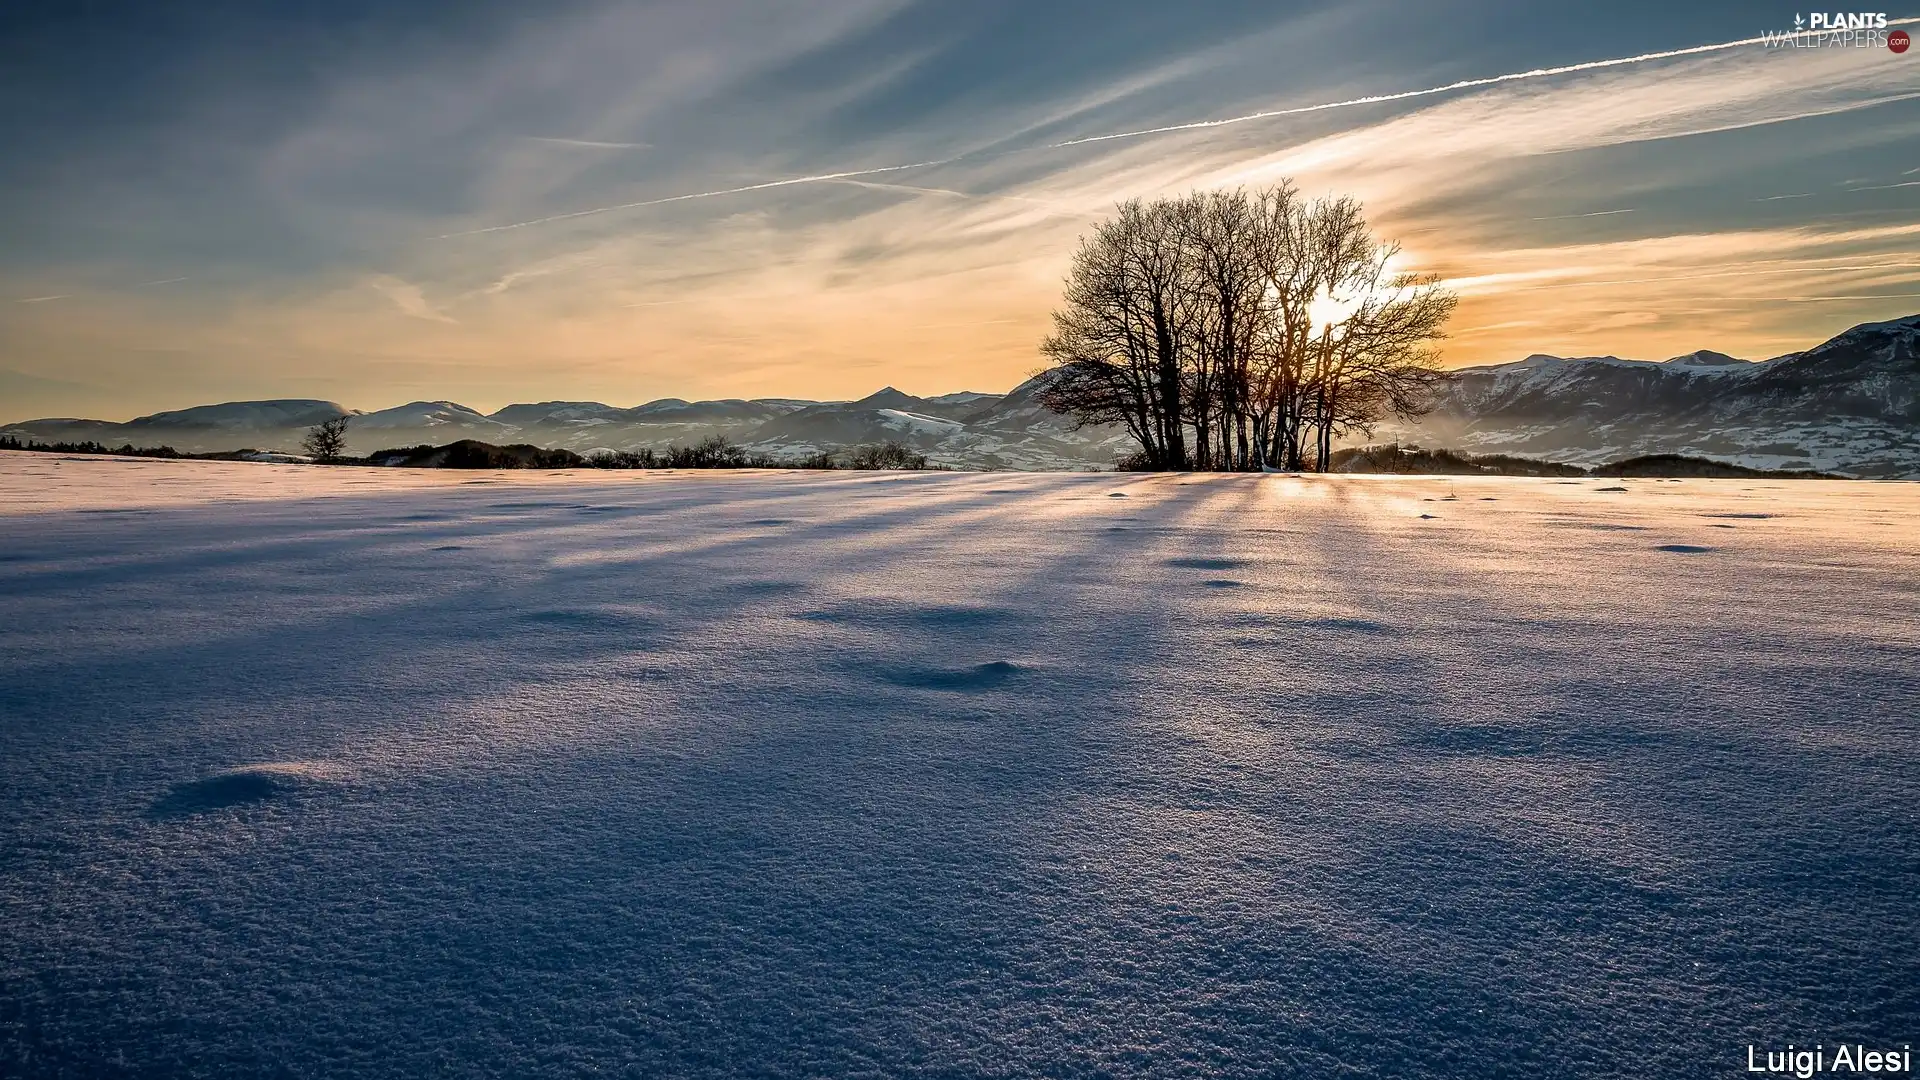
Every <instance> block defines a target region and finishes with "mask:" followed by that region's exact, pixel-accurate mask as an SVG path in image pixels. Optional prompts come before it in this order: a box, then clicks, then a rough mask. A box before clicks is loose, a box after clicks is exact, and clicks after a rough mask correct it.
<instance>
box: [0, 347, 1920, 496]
mask: <svg viewBox="0 0 1920 1080" xmlns="http://www.w3.org/2000/svg"><path fill="white" fill-rule="evenodd" d="M1047 378H1048V376H1047V375H1046V374H1045V373H1042V374H1040V375H1037V376H1035V377H1034V378H1033V379H1029V380H1028V381H1027V382H1025V383H1022V384H1021V385H1019V386H1017V387H1015V388H1014V389H1013V390H1011V391H1009V392H1007V393H1005V394H992V393H981V392H977V391H962V392H958V393H951V394H942V395H938V396H935V397H924V398H923V397H916V396H914V395H912V394H907V393H903V392H902V391H900V390H898V389H895V388H893V387H885V388H883V389H881V390H878V391H876V392H874V393H872V394H869V395H868V396H866V397H864V398H861V399H859V400H857V401H809V400H802V399H794V398H755V399H743V398H727V399H721V400H716V401H686V400H682V399H680V398H661V399H658V400H655V401H649V402H647V403H646V404H643V405H637V406H631V407H623V406H617V405H608V404H604V403H602V402H597V401H546V402H539V403H529V404H516V405H509V406H507V407H506V408H503V409H500V410H498V411H496V412H493V413H489V414H484V415H483V414H481V413H480V412H478V411H476V410H474V409H470V408H468V407H466V406H464V405H460V404H458V403H457V402H452V401H415V402H410V403H408V404H405V405H399V406H396V407H394V408H390V409H382V410H379V411H377V412H369V413H355V412H350V411H349V410H347V409H344V408H342V407H341V406H340V405H338V404H336V403H334V402H331V401H317V400H309V399H287V400H277V401H236V402H227V403H225V404H220V405H203V406H198V407H196V408H191V409H179V410H175V411H172V412H162V413H154V414H153V415H151V416H143V417H140V418H138V419H135V420H130V421H127V422H125V423H113V422H109V421H103V420H85V419H72V418H52V419H42V420H27V421H21V422H19V423H15V424H11V425H8V426H6V427H4V428H0V434H3V435H10V436H13V437H15V438H19V439H37V440H40V441H42V442H83V441H88V440H92V441H96V442H100V443H108V444H112V445H116V446H117V445H121V444H124V443H132V444H134V445H138V446H148V445H151V446H159V445H168V446H172V447H175V448H176V449H178V450H181V451H185V452H200V453H207V452H226V451H232V450H237V449H240V448H243V447H249V448H258V449H262V450H293V449H296V448H297V447H298V446H299V443H300V438H301V436H302V435H303V434H304V433H305V431H306V429H307V428H309V427H311V426H312V425H314V424H317V423H319V422H321V421H322V420H326V419H329V418H331V417H335V416H344V415H351V416H353V417H354V419H353V422H352V423H351V425H350V426H349V427H348V429H347V437H348V449H349V450H350V451H351V452H353V453H358V454H365V453H369V452H371V451H373V450H377V449H383V448H387V447H393V446H407V445H415V444H425V445H436V446H437V445H445V444H448V443H451V442H455V441H458V440H462V439H470V440H475V441H479V442H484V443H489V444H493V445H509V444H525V445H530V446H536V447H543V448H550V449H566V450H571V451H574V452H575V453H579V454H588V453H591V452H592V451H595V450H603V449H604V450H644V449H652V450H663V449H665V448H666V447H667V446H669V445H679V446H687V445H691V444H693V443H696V442H699V441H700V440H702V439H705V438H707V437H709V436H712V435H724V436H726V437H727V438H728V439H730V440H732V441H733V442H735V443H739V444H742V445H744V446H746V447H749V448H750V449H751V450H753V451H755V452H762V453H770V454H776V455H782V456H793V457H798V456H803V455H805V454H809V453H813V452H815V451H820V450H835V449H840V448H844V447H850V446H858V445H865V444H873V443H879V442H885V441H888V440H893V441H898V442H902V443H905V444H907V445H908V446H911V447H912V448H913V449H915V450H916V451H918V452H920V453H924V454H926V455H927V456H928V457H929V458H930V459H931V460H932V461H933V463H934V464H936V465H949V466H958V467H962V468H989V469H991V468H1006V469H1086V468H1106V467H1110V466H1111V465H1112V464H1113V462H1114V459H1115V458H1116V457H1118V456H1120V455H1122V454H1124V453H1126V452H1127V451H1128V450H1130V449H1131V446H1130V445H1129V443H1128V440H1127V438H1126V436H1125V434H1124V432H1122V431H1121V430H1119V429H1118V428H1114V427H1094V428H1087V429H1076V428H1075V427H1074V425H1073V422H1072V421H1071V420H1070V419H1068V418H1066V417H1063V416H1059V415H1057V414H1055V413H1052V412H1049V411H1047V410H1046V409H1045V408H1044V407H1042V406H1041V405H1040V404H1039V403H1038V402H1037V401H1036V400H1034V395H1035V392H1036V391H1037V389H1038V388H1039V387H1040V386H1041V385H1043V384H1044V382H1045V380H1046V379H1047ZM1389 439H1399V440H1401V441H1403V442H1408V443H1417V444H1419V445H1423V446H1447V447H1453V448H1455V449H1457V450H1459V451H1461V452H1463V453H1465V454H1469V455H1487V454H1509V455H1516V456H1524V457H1529V458H1539V459H1543V460H1549V461H1560V462H1568V463H1572V464H1577V465H1581V466H1583V467H1591V466H1594V465H1599V464H1602V463H1606V462H1615V461H1620V460H1623V459H1627V458H1632V457H1637V456H1648V455H1662V454H1678V455H1684V456H1689V457H1703V458H1713V459H1717V460H1721V461H1727V462H1732V463H1735V464H1738V465H1741V466H1744V467H1747V468H1754V469H1809V468H1811V469H1818V470H1823V471H1833V472H1841V473H1847V474H1851V475H1855V476H1870V477H1900V476H1904V477H1920V315H1914V316H1909V317H1907V318H1904V319H1896V320H1893V321H1891V322H1883V323H1867V324H1863V325H1861V326H1856V327H1854V328H1852V329H1851V330H1848V331H1846V332H1845V333H1843V334H1840V335H1839V336H1837V337H1835V338H1833V339H1832V340H1830V341H1827V342H1824V343H1822V344H1820V345H1818V346H1816V347H1814V348H1811V349H1808V350H1807V351H1805V352H1800V353H1792V354H1789V355H1787V356H1779V357H1775V358H1773V359H1771V360H1765V361H1760V362H1749V361H1746V360H1741V359H1738V358H1736V357H1733V356H1729V355H1727V354H1725V353H1720V352H1714V351H1712V350H1710V349H1701V350H1698V351H1696V352H1691V353H1687V354H1686V355H1684V356H1676V357H1673V358H1672V359H1670V360H1664V361H1649V360H1623V359H1620V358H1619V357H1614V356H1591V357H1573V358H1566V357H1558V356H1548V355H1544V354H1536V355H1534V356H1529V357H1527V358H1526V359H1524V360H1520V361H1516V362H1514V363H1510V364H1496V365H1492V366H1487V367H1475V368H1466V369H1463V370H1461V371H1459V372H1456V373H1454V374H1453V377H1452V378H1451V379H1450V380H1449V381H1448V382H1447V384H1446V386H1445V387H1444V389H1443V391H1442V393H1441V397H1440V400H1439V407H1438V408H1437V409H1435V411H1434V413H1433V414H1432V415H1431V416H1429V417H1427V418H1425V419H1424V420H1422V421H1421V422H1420V423H1418V424H1414V425H1409V426H1401V427H1393V426H1387V427H1383V428H1382V429H1380V430H1379V431H1378V432H1376V434H1375V441H1381V440H1389Z"/></svg>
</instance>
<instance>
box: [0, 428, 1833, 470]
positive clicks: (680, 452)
mask: <svg viewBox="0 0 1920 1080" xmlns="http://www.w3.org/2000/svg"><path fill="white" fill-rule="evenodd" d="M0 450H25V451H37V452H41V453H55V454H105V455H111V456H115V457H145V458H170V459H179V460H192V461H245V460H249V458H248V457H247V455H249V454H254V453H259V451H254V450H232V451H225V452H221V453H211V454H189V453H181V452H180V451H177V450H175V449H174V448H172V447H170V446H155V447H135V446H133V445H132V444H128V445H126V446H120V447H110V446H105V445H102V444H101V443H97V442H92V441H88V442H77V443H41V442H35V441H33V440H27V441H26V442H22V441H21V440H19V439H17V438H13V437H11V436H0ZM441 451H445V452H446V453H445V455H444V457H441V458H440V459H439V460H438V461H434V460H432V459H433V457H434V455H435V454H437V453H438V452H441ZM396 458H400V460H396ZM388 462H391V464H393V465H396V466H400V467H409V466H410V467H413V468H441V469H581V468H588V469H908V470H917V469H940V468H942V467H941V466H938V465H931V464H928V462H927V459H926V456H925V455H923V454H918V453H915V452H914V451H913V450H911V449H910V448H908V447H906V446H904V445H902V444H900V443H897V442H896V443H882V444H878V445H874V446H861V447H855V448H853V449H852V450H851V451H844V452H842V453H840V454H835V453H833V452H830V451H822V452H820V453H818V454H813V455H809V456H807V457H802V458H776V457H773V456H772V455H769V454H762V453H757V452H748V451H747V450H746V449H745V448H744V447H741V446H738V445H736V444H733V443H730V442H727V440H726V439H724V438H721V437H719V436H714V437H713V438H710V439H708V440H706V442H704V443H700V444H697V445H695V446H691V447H669V448H667V449H666V450H663V451H654V450H637V451H624V450H623V451H602V452H599V453H595V454H592V455H589V456H587V457H582V456H580V455H579V454H576V453H574V452H573V451H571V450H549V449H547V448H545V447H539V446H533V445H530V444H526V443H521V444H517V445H513V446H494V445H492V444H491V443H483V442H478V441H476V440H472V439H467V440H462V441H460V442H455V443H448V444H447V445H445V446H416V447H410V448H404V449H396V450H382V451H378V452H376V453H373V454H369V455H368V456H366V457H364V458H345V457H343V458H338V459H336V460H334V461H333V462H330V463H329V464H337V465H348V466H380V465H383V464H386V463H388ZM1327 471H1329V472H1337V473H1384V474H1393V475H1403V476H1414V475H1426V476H1550V477H1580V476H1623V477H1687V478H1695V479H1712V478H1715V477H1728V478H1748V479H1752V478H1767V479H1794V480H1846V479H1851V478H1850V477H1847V476H1844V475H1842V474H1839V473H1825V472H1815V471H1814V470H1812V469H1754V468H1749V467H1747V466H1745V465H1735V464H1733V463H1732V462H1726V461H1715V460H1713V459H1712V458H1703V457H1693V456H1691V455H1685V454H1643V455H1641V456H1638V457H1631V458H1625V459H1623V460H1621V461H1616V462H1611V463H1609V464H1605V465H1596V466H1594V467H1593V468H1591V469H1589V468H1586V467H1584V466H1580V465H1573V464H1569V463H1567V462H1562V461H1545V460H1541V459H1538V458H1527V457H1519V456H1516V455H1513V454H1481V455H1475V454H1460V453H1456V452H1454V451H1452V450H1446V449H1435V450H1428V449H1422V448H1420V447H1417V446H1401V445H1399V444H1392V445H1380V446H1357V447H1351V448H1347V449H1343V450H1336V451H1334V452H1333V454H1332V455H1331V457H1330V458H1329V459H1328V467H1327Z"/></svg>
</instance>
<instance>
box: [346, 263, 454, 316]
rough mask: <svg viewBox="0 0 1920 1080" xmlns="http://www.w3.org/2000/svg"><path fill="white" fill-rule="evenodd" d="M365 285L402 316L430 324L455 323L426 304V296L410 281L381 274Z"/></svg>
mask: <svg viewBox="0 0 1920 1080" xmlns="http://www.w3.org/2000/svg"><path fill="white" fill-rule="evenodd" d="M367 284H368V285H370V286H372V287H373V288H374V290H375V291H377V292H378V293H380V295H382V296H384V297H386V298H387V299H389V300H391V301H393V306H394V307H396V308H399V309H400V311H401V312H402V313H403V314H406V315H411V316H413V317H414V318H416V319H426V320H429V321H431V322H444V323H451V322H454V321H456V320H454V319H453V318H452V317H451V316H449V315H447V314H445V313H443V312H441V311H439V310H438V309H436V308H434V307H433V305H431V304H429V303H427V298H426V294H425V293H424V292H423V291H422V290H421V288H420V286H418V285H415V284H414V283H412V282H410V281H402V280H401V279H399V278H397V277H391V276H389V275H386V274H381V275H379V276H377V277H375V278H373V279H372V280H370V281H368V282H367Z"/></svg>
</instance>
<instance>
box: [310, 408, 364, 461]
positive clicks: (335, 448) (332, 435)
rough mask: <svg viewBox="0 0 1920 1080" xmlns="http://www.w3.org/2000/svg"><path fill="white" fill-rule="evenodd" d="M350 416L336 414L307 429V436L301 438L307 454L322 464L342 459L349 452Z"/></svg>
mask: <svg viewBox="0 0 1920 1080" xmlns="http://www.w3.org/2000/svg"><path fill="white" fill-rule="evenodd" d="M352 419H353V418H352V417H350V416H336V417H334V418H333V419H331V420H325V421H322V422H321V423H318V424H315V425H314V426H313V427H311V428H309V429H308V430H307V437H306V438H304V439H302V440H300V445H301V448H302V449H304V450H306V452H307V456H308V457H311V458H313V460H315V461H318V462H321V463H322V464H325V463H328V462H334V461H338V460H340V458H341V457H342V456H344V455H345V454H346V452H347V423H348V422H349V421H350V420H352Z"/></svg>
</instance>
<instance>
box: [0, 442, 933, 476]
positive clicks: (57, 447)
mask: <svg viewBox="0 0 1920 1080" xmlns="http://www.w3.org/2000/svg"><path fill="white" fill-rule="evenodd" d="M306 449H308V450H309V451H311V450H313V449H314V446H313V445H312V441H311V440H310V442H309V445H308V446H307V447H306ZM0 450H30V451H37V452H40V453H50V454H101V455H107V456H111V457H141V458H167V459H179V460H192V461H248V460H254V457H253V455H258V454H263V453H267V454H272V453H277V452H276V451H261V450H253V449H246V450H226V451H220V452H217V453H207V454H194V453H185V452H182V451H179V450H175V449H174V448H173V447H171V446H134V445H133V444H132V443H128V444H126V445H124V446H108V445H106V444H104V443H100V442H95V441H93V440H91V439H89V440H86V441H84V442H48V443H43V442H39V441H37V440H33V439H28V440H25V441H22V440H20V439H18V438H15V437H14V436H11V435H4V436H0ZM289 456H290V455H289ZM310 456H311V457H312V458H313V460H314V462H315V463H317V464H322V465H347V466H392V467H400V468H437V469H857V470H875V469H901V470H909V471H920V470H933V469H941V468H944V467H943V466H940V465H935V464H932V463H931V462H929V461H928V460H927V455H925V454H922V453H920V452H918V451H916V450H914V449H913V448H912V447H910V446H907V445H906V444H905V443H901V442H897V441H888V442H883V443H872V444H868V445H862V446H854V447H848V448H844V449H841V450H821V451H818V452H816V453H812V454H808V455H806V456H804V457H798V458H783V457H776V456H774V455H772V454H767V453H762V452H760V451H752V450H748V449H747V448H746V447H744V446H740V445H739V444H737V443H734V442H732V441H730V440H728V439H727V438H726V437H725V436H723V435H712V436H709V437H707V438H706V439H704V440H702V441H701V442H698V443H695V444H694V445H692V446H669V447H667V448H666V449H665V450H600V451H596V452H594V453H592V454H588V455H585V456H582V455H580V454H577V453H575V452H573V451H572V450H567V449H561V448H549V447H544V446H534V445H533V444H531V443H515V444H512V445H509V446H495V445H494V444H492V443H485V442H480V441H479V440H477V439H461V440H459V441H458V442H452V443H447V444H446V445H444V446H433V445H424V444H423V445H420V446H410V447H398V448H395V449H391V450H376V451H374V452H373V453H371V454H368V455H367V456H365V457H352V456H349V455H347V454H345V453H342V452H341V451H340V450H339V449H338V444H328V452H325V453H315V454H311V455H310ZM296 460H297V459H296Z"/></svg>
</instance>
